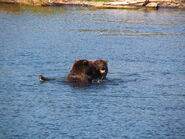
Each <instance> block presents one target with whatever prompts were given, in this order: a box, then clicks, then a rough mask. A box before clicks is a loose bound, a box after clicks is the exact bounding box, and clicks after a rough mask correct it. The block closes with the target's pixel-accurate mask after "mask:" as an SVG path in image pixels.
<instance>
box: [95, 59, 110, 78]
mask: <svg viewBox="0 0 185 139" xmlns="http://www.w3.org/2000/svg"><path fill="white" fill-rule="evenodd" d="M92 63H93V64H94V65H95V66H96V68H97V69H98V70H99V72H100V76H99V77H98V78H99V79H106V75H107V73H108V64H107V61H106V60H102V59H99V60H95V61H92Z"/></svg>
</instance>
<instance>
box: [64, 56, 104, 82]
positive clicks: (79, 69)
mask: <svg viewBox="0 0 185 139" xmlns="http://www.w3.org/2000/svg"><path fill="white" fill-rule="evenodd" d="M100 75H101V73H100V71H99V69H98V68H97V67H96V65H95V64H93V63H92V62H90V61H88V60H85V59H82V60H77V61H75V62H74V64H73V66H72V69H71V71H70V73H69V75H68V77H67V80H69V81H73V82H83V83H90V82H92V80H95V79H97V78H99V76H100Z"/></svg>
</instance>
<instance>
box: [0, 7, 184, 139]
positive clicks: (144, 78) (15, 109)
mask: <svg viewBox="0 0 185 139" xmlns="http://www.w3.org/2000/svg"><path fill="white" fill-rule="evenodd" d="M0 32H1V34H0V139H46V138H47V139H64V138H66V139H68V138H69V139H109V138H113V139H115V138H116V139H184V138H185V10H182V9H181V10H180V9H159V10H152V11H150V10H145V9H139V10H118V9H117V10H114V9H93V8H81V7H23V6H22V7H20V6H12V5H0ZM77 59H89V60H95V59H105V60H108V67H109V73H108V74H107V81H105V82H103V83H94V84H91V85H89V86H85V87H75V86H71V85H70V84H67V83H66V82H64V81H65V77H66V76H67V74H68V73H69V70H70V68H71V66H72V64H73V61H74V60H77ZM40 74H43V75H45V76H46V77H52V78H57V80H55V81H50V82H46V83H40V82H39V78H38V76H39V75H40Z"/></svg>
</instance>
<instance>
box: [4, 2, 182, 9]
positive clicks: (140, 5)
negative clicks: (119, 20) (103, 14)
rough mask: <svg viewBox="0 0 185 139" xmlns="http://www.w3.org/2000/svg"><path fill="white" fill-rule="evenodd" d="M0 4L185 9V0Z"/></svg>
mask: <svg viewBox="0 0 185 139" xmlns="http://www.w3.org/2000/svg"><path fill="white" fill-rule="evenodd" d="M0 3H14V4H24V5H32V6H62V5H78V6H91V7H95V8H122V9H124V8H143V7H146V8H160V7H161V8H185V0H106V2H105V1H104V2H101V1H99V2H97V1H89V0H88V1H84V0H82V1H78V0H0Z"/></svg>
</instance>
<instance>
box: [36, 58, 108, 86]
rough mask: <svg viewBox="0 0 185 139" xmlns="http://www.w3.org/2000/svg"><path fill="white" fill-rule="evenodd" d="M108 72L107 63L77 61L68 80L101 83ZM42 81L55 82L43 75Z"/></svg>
mask: <svg viewBox="0 0 185 139" xmlns="http://www.w3.org/2000/svg"><path fill="white" fill-rule="evenodd" d="M107 72H108V66H107V61H105V60H95V61H88V60H86V59H81V60H76V61H74V64H73V66H72V68H71V70H70V72H69V74H68V76H67V78H66V79H67V80H68V81H70V82H73V83H92V82H99V81H102V80H104V79H105V78H106V75H107ZM39 79H40V81H42V82H43V81H49V80H55V79H54V78H47V77H44V76H43V75H40V76H39Z"/></svg>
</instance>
